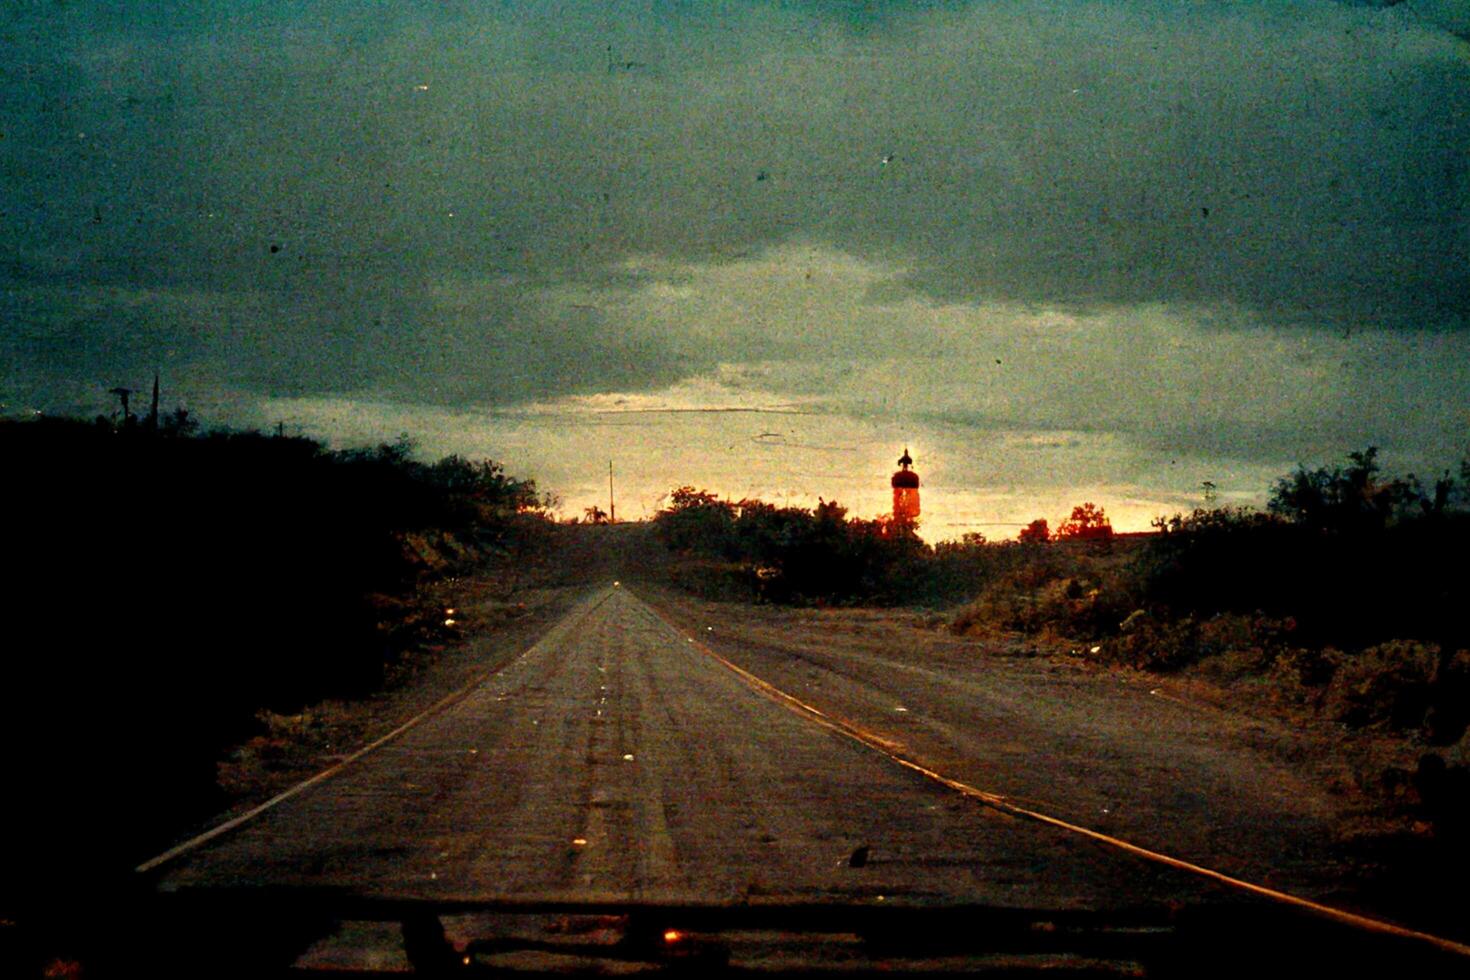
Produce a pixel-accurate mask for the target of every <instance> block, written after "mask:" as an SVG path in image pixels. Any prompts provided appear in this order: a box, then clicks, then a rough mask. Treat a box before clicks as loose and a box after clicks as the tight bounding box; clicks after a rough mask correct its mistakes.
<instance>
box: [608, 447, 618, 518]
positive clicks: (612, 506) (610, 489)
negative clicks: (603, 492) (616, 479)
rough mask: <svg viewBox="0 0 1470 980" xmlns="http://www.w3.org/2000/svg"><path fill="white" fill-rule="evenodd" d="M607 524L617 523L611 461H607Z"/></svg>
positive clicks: (616, 506)
mask: <svg viewBox="0 0 1470 980" xmlns="http://www.w3.org/2000/svg"><path fill="white" fill-rule="evenodd" d="M607 522H608V523H609V524H616V523H617V522H618V505H617V504H616V503H615V502H614V501H613V483H612V460H608V461H607Z"/></svg>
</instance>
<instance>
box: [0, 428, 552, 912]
mask: <svg viewBox="0 0 1470 980" xmlns="http://www.w3.org/2000/svg"><path fill="white" fill-rule="evenodd" d="M190 423H192V420H190V419H188V418H187V416H185V415H183V414H181V413H175V414H174V415H172V416H169V417H167V418H165V419H163V420H162V422H161V424H148V425H143V424H138V423H137V422H136V420H134V419H132V418H127V419H126V421H125V422H124V423H123V424H121V425H117V426H114V425H113V424H111V423H109V422H108V421H107V420H105V419H98V420H97V421H96V422H95V423H85V422H79V421H70V420H59V419H44V418H43V419H36V420H27V421H0V461H3V467H4V473H5V478H4V482H5V488H6V489H5V509H4V514H5V522H6V526H7V529H8V534H7V535H6V541H5V551H4V554H5V559H6V563H7V565H8V566H9V572H10V574H9V576H8V579H9V580H10V582H11V585H10V586H9V587H8V589H7V591H6V593H5V609H6V614H5V618H4V643H3V648H4V657H3V661H0V669H3V671H4V673H3V681H0V689H3V691H4V694H3V696H0V714H3V717H4V719H5V720H4V734H5V745H6V751H7V752H9V753H11V754H12V762H11V764H10V765H8V766H7V767H6V771H7V773H8V774H9V775H10V782H9V784H8V787H7V795H8V796H9V798H10V801H11V802H10V803H9V804H7V807H6V817H5V824H6V826H5V831H6V833H5V839H6V840H7V841H10V842H11V844H10V845H7V847H12V846H14V842H17V841H41V842H49V841H58V842H60V841H64V842H65V843H64V844H59V845H58V852H57V854H59V855H61V860H62V863H63V864H67V865H70V864H72V863H86V862H87V861H89V860H90V859H91V858H93V857H95V858H96V859H97V860H98V861H99V862H101V863H104V864H111V865H116V864H118V862H124V861H130V860H134V859H136V858H139V857H142V856H146V852H148V851H149V850H150V849H151V848H155V847H159V846H162V845H164V844H166V843H167V839H168V836H169V835H171V834H173V833H176V832H177V831H178V829H179V827H178V819H179V815H180V814H183V813H193V814H194V815H195V817H194V819H198V818H199V817H202V816H204V815H207V814H208V813H210V812H213V808H214V807H216V806H217V805H218V803H219V801H218V800H217V799H214V798H212V797H211V796H210V791H211V790H212V789H213V787H214V785H215V766H216V763H217V761H218V760H219V759H220V758H221V755H222V752H223V750H224V748H225V747H226V746H228V745H230V744H232V743H234V742H235V741H238V740H239V739H241V738H242V737H244V736H246V735H248V734H249V733H250V732H251V731H252V730H253V727H254V726H255V724H256V722H255V716H256V713H257V712H258V711H260V710H261V709H263V708H271V709H275V710H279V711H289V710H293V709H295V708H297V707H299V706H301V705H303V704H306V703H309V702H312V701H314V700H317V699H321V698H325V697H340V696H352V695H359V694H362V693H364V692H368V691H371V690H373V689H375V688H377V687H378V686H379V685H381V684H382V682H383V678H384V672H385V670H386V669H387V668H389V667H390V666H391V665H392V663H393V660H394V658H395V657H397V656H398V655H399V654H400V653H401V652H402V651H401V650H399V649H395V641H394V639H393V635H392V631H391V630H385V629H384V626H383V623H382V616H381V615H380V613H381V609H382V607H383V604H384V598H385V597H391V596H394V595H402V594H406V593H408V592H410V591H411V590H412V589H413V587H414V586H415V584H416V583H417V581H418V580H419V579H420V577H421V576H424V575H425V574H430V573H431V572H432V569H430V568H429V566H428V565H427V564H426V563H425V561H424V559H423V555H422V550H423V549H422V548H419V549H415V547H414V546H413V544H412V540H413V539H415V538H417V539H418V540H420V541H422V540H424V539H425V537H426V535H427V536H429V537H432V539H433V540H435V541H437V542H439V550H440V552H442V553H444V554H448V555H449V556H450V559H451V560H450V561H449V562H448V564H447V565H446V562H445V561H444V560H439V561H437V562H436V565H437V567H438V568H439V569H440V570H441V571H443V570H444V569H445V568H446V567H452V566H453V564H454V563H455V562H460V563H469V562H472V561H474V560H476V559H477V558H480V557H483V556H486V555H489V554H493V553H494V552H496V551H497V550H503V549H507V548H512V547H515V546H517V542H518V540H519V539H520V537H522V536H524V535H526V534H528V533H532V531H533V530H534V527H533V526H534V525H535V524H537V523H544V522H538V521H535V520H531V519H529V518H528V517H527V516H526V513H527V512H528V511H535V510H536V509H537V507H538V506H539V504H540V503H541V501H540V499H539V498H538V495H537V492H536V487H535V485H534V484H533V483H532V482H530V481H525V480H517V479H514V478H512V477H509V476H507V475H505V473H504V472H503V470H502V469H501V467H500V466H499V465H497V464H495V463H491V462H479V461H471V460H466V459H462V458H459V457H449V458H447V459H442V460H440V461H438V462H437V463H422V462H419V461H416V460H415V459H413V458H412V456H411V453H410V449H411V447H410V446H409V444H408V443H407V442H406V441H399V442H397V443H392V444H385V445H380V446H377V447H374V448H368V449H351V450H344V451H329V450H327V449H326V448H325V447H324V446H323V445H322V444H320V443H318V442H316V441H314V440H311V439H306V438H301V437H294V436H293V437H288V436H279V435H276V436H272V435H265V434H262V433H259V432H235V431H218V432H209V433H204V434H196V432H195V426H193V425H192V424H190ZM528 525H531V526H532V527H529V528H528ZM21 774H26V775H21ZM92 851H98V852H99V853H96V854H91V853H90V852H92ZM27 853H34V854H38V855H48V856H45V857H42V858H38V860H42V861H43V862H44V861H53V860H57V859H58V857H57V854H49V852H48V848H47V847H40V848H38V849H33V850H32V851H28V852H27ZM38 873H39V872H38ZM7 877H8V878H9V879H10V882H9V884H10V886H12V887H17V888H25V887H30V885H29V884H27V882H28V881H31V879H30V878H29V877H28V876H25V875H11V874H10V873H9V872H7ZM41 880H44V881H49V882H51V883H52V884H53V885H54V884H58V883H59V881H60V879H58V878H57V877H56V876H55V874H54V873H51V872H47V873H45V874H41ZM0 911H3V908H0Z"/></svg>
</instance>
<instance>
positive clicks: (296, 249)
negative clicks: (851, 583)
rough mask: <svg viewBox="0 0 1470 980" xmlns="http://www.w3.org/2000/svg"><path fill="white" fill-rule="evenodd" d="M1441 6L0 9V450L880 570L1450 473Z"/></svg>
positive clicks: (1454, 395)
mask: <svg viewBox="0 0 1470 980" xmlns="http://www.w3.org/2000/svg"><path fill="white" fill-rule="evenodd" d="M1466 38H1470V3H1467V2H1463V0H1407V2H1401V3H1357V4H1355V3H1342V2H1326V0H1323V2H1305V0H1304V2H1286V0H1263V2H1259V3H1249V4H1245V3H1212V2H1189V3H1185V2H1138V3H1111V2H1110V3H1080V2H1066V0H1052V2H1039V0H1016V2H1003V0H1001V2H974V3H964V2H958V0H955V2H942V0H934V2H898V0H893V2H886V3H885V2H881V0H869V2H835V0H834V2H806V3H803V2H798V0H786V2H774V0H773V2H755V0H748V2H723V3H721V2H716V0H701V2H697V3H694V2H691V3H676V2H642V3H625V4H624V3H620V4H608V3H592V2H588V3H571V2H567V3H551V2H544V0H543V2H534V3H533V2H509V0H507V2H502V3H498V4H480V3H475V4H463V5H460V4H455V3H444V2H436V3H432V4H429V3H425V4H415V3H406V2H392V3H378V4H375V3H367V2H357V3H335V2H313V3H264V2H246V0H199V2H194V3H170V4H157V5H153V4H146V3H142V2H133V3H121V2H116V3H102V2H92V3H88V2H80V0H78V2H73V3H66V4H59V3H54V2H39V0H36V2H30V0H13V2H7V3H4V4H3V5H0V85H3V91H4V93H5V94H4V97H3V99H0V229H3V236H0V414H6V415H20V414H24V413H29V412H34V411H36V410H41V411H45V412H50V413H81V414H84V415H87V416H91V415H93V414H96V413H98V412H100V411H108V410H110V407H109V404H108V396H107V394H106V391H107V389H108V388H111V387H113V386H114V385H119V384H122V385H129V386H132V387H139V388H141V387H144V386H146V385H147V383H148V382H149V380H150V379H151V375H152V372H153V370H154V369H155V368H157V369H158V370H160V371H161V372H162V375H163V379H164V387H165V403H166V405H168V404H171V403H172V402H175V401H178V402H181V403H183V404H185V405H188V406H189V407H191V408H192V409H194V410H195V411H196V412H198V413H199V414H200V415H202V416H203V417H204V418H205V420H206V421H208V422H216V423H229V424H236V425H240V424H260V425H272V424H274V423H275V422H277V421H284V422H285V423H286V424H287V425H288V426H291V427H293V429H299V430H301V431H304V432H307V433H310V434H313V435H318V436H322V437H324V438H328V439H330V440H333V441H335V442H348V443H350V442H361V441H364V440H370V439H371V440H376V439H384V438H393V437H396V435H397V434H398V433H400V432H408V433H409V434H410V435H412V436H413V437H415V438H416V439H417V440H418V441H419V444H420V446H421V447H422V450H423V451H424V452H425V453H426V454H428V455H435V454H440V453H445V452H465V453H472V454H476V455H490V456H493V457H495V458H497V459H501V460H503V461H504V462H505V463H506V464H507V466H508V467H509V468H510V469H511V470H512V471H513V472H517V473H521V474H523V475H530V476H534V477H536V478H537V479H538V481H539V482H540V483H541V484H542V485H543V486H545V487H546V488H547V489H549V490H552V491H554V492H556V493H558V494H559V495H560V496H561V498H562V499H563V501H564V504H565V507H566V510H567V511H568V512H575V511H579V510H580V509H581V508H582V507H584V506H586V505H587V504H590V503H593V502H594V501H596V500H605V480H606V468H607V462H608V460H609V459H613V460H614V461H615V466H616V468H617V471H618V482H619V487H620V490H619V497H620V505H619V511H620V513H621V514H624V515H626V516H630V517H637V516H642V515H643V514H645V513H651V512H652V511H653V510H654V509H656V508H657V506H658V503H659V500H660V498H661V495H662V494H665V493H666V492H667V491H668V490H669V489H671V488H672V487H674V486H677V485H679V484H684V483H689V484H694V485H697V486H705V487H708V488H709V489H711V490H715V491H717V492H720V493H727V494H730V495H731V496H732V497H740V496H745V495H748V494H759V495H762V496H765V497H767V498H768V499H775V500H782V501H786V500H789V501H790V502H792V503H802V504H809V503H811V502H813V501H814V500H815V498H816V497H817V496H818V495H822V496H825V497H827V498H829V499H830V498H832V497H836V498H837V499H839V500H841V501H843V502H845V503H850V504H851V505H852V507H853V509H854V510H855V511H857V512H859V513H864V514H877V513H879V512H881V511H882V510H884V509H886V505H887V501H886V499H885V493H886V489H885V488H886V478H887V475H888V473H889V472H890V471H891V469H892V465H893V460H894V459H895V458H896V457H897V456H898V454H899V452H900V451H901V450H902V449H903V447H904V445H905V444H908V445H909V446H910V448H911V449H912V451H913V454H914V456H915V458H916V460H917V461H918V465H917V468H918V469H919V471H920V472H921V474H922V475H923V477H924V507H925V515H926V534H927V535H928V536H930V537H931V538H935V539H937V538H943V537H948V536H952V535H956V534H958V533H960V532H961V531H964V530H968V529H971V528H977V527H978V528H980V529H982V530H985V531H986V532H987V533H988V534H991V535H992V536H1004V535H1006V534H1010V533H1014V528H1012V527H1008V524H1010V523H1013V522H1017V521H1023V520H1029V519H1030V518H1032V517H1036V516H1044V517H1048V518H1049V519H1051V520H1052V521H1053V522H1055V521H1056V520H1057V519H1059V518H1060V517H1062V516H1064V515H1065V513H1066V511H1067V509H1068V508H1069V507H1070V506H1071V504H1073V503H1077V502H1080V501H1081V500H1083V499H1088V500H1094V501H1096V502H1097V503H1099V504H1102V505H1103V506H1104V507H1105V508H1107V510H1108V511H1109V512H1110V513H1112V514H1114V516H1115V519H1116V522H1117V523H1118V524H1119V525H1120V526H1125V527H1144V526H1147V523H1148V520H1149V518H1150V517H1152V516H1154V515H1155V514H1159V513H1165V512H1173V511H1174V510H1178V509H1180V508H1188V507H1191V506H1194V505H1195V504H1197V503H1198V502H1199V499H1200V484H1201V483H1202V482H1203V481H1205V480H1210V481H1212V482H1214V483H1216V484H1217V485H1218V486H1219V487H1220V493H1221V497H1222V499H1225V500H1227V501H1236V502H1247V503H1248V502H1259V501H1260V500H1261V499H1262V498H1263V495H1264V492H1265V489H1266V487H1267V485H1268V483H1269V482H1270V480H1271V479H1272V478H1273V477H1274V476H1276V475H1279V474H1281V473H1284V472H1285V471H1287V470H1288V469H1290V468H1291V467H1292V466H1294V465H1296V464H1297V463H1299V462H1300V463H1308V464H1313V465H1315V464H1318V463H1322V462H1327V461H1330V460H1334V459H1338V458H1341V457H1342V456H1343V455H1344V454H1345V453H1346V452H1347V451H1348V450H1350V449H1354V448H1361V447H1363V446H1366V445H1368V444H1376V445H1379V446H1381V447H1383V450H1384V456H1385V458H1386V460H1387V462H1388V464H1389V466H1390V467H1392V468H1394V469H1397V470H1400V471H1409V470H1414V471H1417V472H1420V473H1421V474H1425V473H1430V472H1432V471H1435V470H1436V468H1439V467H1443V466H1446V465H1453V464H1455V463H1457V462H1458V460H1459V459H1460V458H1462V457H1463V456H1464V455H1466V454H1467V452H1470V42H1467V40H1466Z"/></svg>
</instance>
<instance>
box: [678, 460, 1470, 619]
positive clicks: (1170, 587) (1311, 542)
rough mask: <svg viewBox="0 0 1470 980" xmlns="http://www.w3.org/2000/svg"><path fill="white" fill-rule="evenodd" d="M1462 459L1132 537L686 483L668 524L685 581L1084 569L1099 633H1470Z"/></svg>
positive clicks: (894, 581) (1085, 509) (1020, 587)
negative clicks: (1157, 621)
mask: <svg viewBox="0 0 1470 980" xmlns="http://www.w3.org/2000/svg"><path fill="white" fill-rule="evenodd" d="M1458 473H1459V477H1458V479H1456V478H1455V477H1452V476H1451V475H1450V473H1449V471H1446V472H1444V473H1443V475H1441V476H1440V477H1438V478H1437V479H1436V480H1435V481H1434V482H1433V484H1432V485H1429V486H1425V485H1424V484H1423V483H1422V482H1421V481H1420V480H1419V479H1417V478H1415V477H1413V476H1407V477H1387V476H1385V475H1384V474H1383V473H1382V472H1381V470H1380V467H1379V465H1378V461H1377V450H1376V449H1373V448H1369V449H1367V450H1365V451H1362V452H1355V453H1352V454H1350V455H1349V457H1348V464H1347V465H1346V466H1339V467H1321V468H1317V469H1307V468H1301V469H1298V470H1297V471H1295V472H1294V473H1291V474H1289V475H1287V476H1284V477H1282V478H1281V479H1280V480H1279V481H1277V483H1276V484H1275V486H1274V487H1273V488H1271V491H1270V503H1269V506H1268V508H1267V509H1266V510H1264V511H1256V510H1249V509H1241V508H1217V509H1201V510H1196V511H1195V512H1194V513H1192V514H1188V515H1183V514H1181V515H1175V516H1174V517H1172V518H1167V519H1165V518H1160V519H1159V520H1157V521H1156V522H1155V527H1156V529H1157V531H1158V532H1159V533H1157V534H1155V535H1151V536H1147V537H1145V538H1142V539H1134V540H1130V541H1126V542H1124V541H1115V539H1114V536H1113V535H1112V534H1111V533H1110V532H1111V528H1110V527H1109V526H1107V523H1106V515H1105V514H1103V512H1102V510H1101V509H1100V508H1095V507H1093V505H1091V504H1084V505H1082V506H1081V507H1079V508H1077V509H1076V510H1074V511H1073V518H1072V520H1070V521H1069V522H1068V523H1067V524H1064V525H1063V529H1064V533H1059V534H1058V535H1057V538H1058V539H1060V540H1058V539H1053V538H1050V537H1049V536H1048V535H1047V534H1046V533H1045V532H1044V531H1043V532H1041V533H1039V534H1032V535H1027V536H1026V537H1025V539H1024V540H1022V541H1005V542H994V543H992V542H986V541H985V540H984V539H983V538H982V537H980V536H979V535H967V536H966V537H965V538H964V539H963V540H961V541H958V542H943V543H940V544H938V545H934V546H930V545H927V544H925V543H924V542H923V541H922V540H921V539H919V538H918V536H917V535H916V534H915V533H914V529H913V528H910V527H905V526H903V525H901V524H893V523H889V522H885V521H883V520H877V521H872V520H858V519H852V518H849V517H847V514H846V511H845V509H844V508H842V507H841V506H839V505H838V504H836V503H830V502H823V503H822V504H820V505H819V506H818V507H816V508H815V509H811V510H809V509H804V508H796V507H775V506H773V505H771V504H767V503H765V502H763V501H760V500H742V501H738V502H732V501H726V500H720V499H719V498H717V497H716V496H714V495H713V494H710V493H708V492H705V491H700V490H695V489H693V488H691V487H681V488H680V489H678V490H676V491H674V492H673V494H672V495H671V497H670V502H669V504H668V506H667V507H666V508H665V509H663V510H662V511H660V513H659V514H658V515H657V517H656V518H655V521H654V527H655V530H656V532H657V536H658V538H659V539H660V540H661V541H662V542H663V543H664V544H665V545H666V546H667V548H668V549H669V550H670V551H671V552H674V553H676V554H680V555H683V556H685V557H686V558H691V559H697V560H698V561H697V562H696V563H695V564H694V565H690V566H689V567H686V568H685V569H684V570H683V571H682V572H676V574H682V575H683V576H684V577H685V579H686V581H687V582H689V583H691V584H695V585H696V586H698V587H703V588H705V590H706V591H710V590H712V589H715V588H717V584H716V583H723V587H724V588H725V589H726V591H730V592H732V593H740V592H744V593H746V594H748V595H754V596H757V597H760V598H764V599H768V600H771V601H778V602H812V601H821V602H899V603H935V604H937V603H945V602H953V601H956V600H959V599H964V598H973V597H975V596H976V595H979V594H982V593H984V592H986V591H987V590H997V591H1000V592H1006V593H1010V594H1013V595H1019V594H1022V593H1027V594H1029V593H1031V592H1034V591H1035V590H1036V589H1037V588H1039V587H1040V586H1042V585H1044V584H1045V583H1047V582H1049V581H1054V580H1058V579H1062V578H1067V577H1069V576H1070V577H1071V578H1073V579H1075V580H1076V581H1074V582H1073V586H1074V588H1073V591H1076V590H1081V591H1080V592H1079V593H1078V595H1077V596H1073V597H1071V598H1069V599H1067V602H1069V603H1070V606H1069V608H1071V607H1075V610H1074V611H1075V615H1076V616H1078V617H1081V618H1080V619H1078V621H1077V622H1076V623H1075V628H1076V630H1077V631H1078V632H1079V633H1088V634H1090V635H1098V634H1100V633H1107V632H1109V631H1113V632H1116V630H1117V628H1118V624H1119V623H1120V622H1121V621H1122V620H1123V619H1125V618H1126V617H1128V616H1129V615H1131V614H1132V613H1133V612H1135V611H1138V610H1145V611H1146V612H1148V613H1149V614H1150V615H1155V614H1157V615H1161V616H1174V617H1177V616H1192V617H1197V618H1198V617H1208V616H1211V615H1215V614H1218V613H1227V612H1228V613H1257V612H1259V613H1263V614H1269V615H1274V616H1280V617H1290V618H1291V620H1292V623H1293V629H1294V630H1297V631H1299V633H1298V635H1299V636H1301V637H1303V638H1304V639H1306V640H1309V641H1310V642H1313V643H1333V644H1339V645H1346V646H1352V645H1364V644H1371V643H1375V642H1381V641H1383V640H1388V639H1394V638H1401V637H1405V636H1412V637H1416V638H1421V639H1425V640H1428V641H1432V642H1435V643H1442V644H1445V645H1448V646H1470V618H1467V617H1466V616H1465V615H1464V613H1463V602H1464V596H1465V595H1466V594H1467V585H1470V506H1467V505H1470V494H1467V493H1466V488H1467V486H1470V466H1467V465H1466V464H1461V466H1460V468H1459V471H1458ZM1079 514H1080V515H1082V518H1085V520H1084V519H1079V516H1078V515H1079ZM1043 523H1044V522H1040V521H1038V522H1036V525H1037V526H1041V525H1043ZM1072 525H1076V528H1075V529H1073V530H1072V531H1070V532H1066V531H1065V529H1066V528H1069V527H1071V526H1072ZM1098 530H1103V531H1107V532H1109V533H1107V534H1098V533H1094V532H1096V531H1098ZM1079 555H1109V556H1111V557H1110V558H1109V559H1108V561H1106V562H1105V563H1104V564H1106V566H1107V567H1108V569H1109V572H1108V575H1107V576H1106V578H1107V581H1106V583H1104V582H1102V581H1101V580H1097V581H1094V579H1097V576H1096V575H1090V573H1089V574H1082V573H1078V574H1072V572H1074V571H1075V570H1076V566H1077V564H1078V563H1077V560H1076V556H1079ZM700 563H702V564H703V568H702V569H701V568H700V567H699V564H700ZM1094 564H1096V563H1094ZM1089 576H1090V577H1089ZM1104 586H1106V587H1105V588H1104ZM1084 597H1085V598H1086V600H1087V601H1085V602H1084V601H1082V599H1083V598H1084ZM1015 607H1016V611H1015V615H1014V616H1012V617H1010V620H1009V621H1010V622H1011V623H1012V625H1015V626H1018V627H1021V628H1027V627H1037V626H1039V625H1040V623H1041V618H1042V617H1043V616H1044V614H1043V611H1042V610H1041V609H1040V608H1039V607H1038V606H1037V604H1036V602H1034V601H1018V602H1017V603H1016V604H1015ZM1045 615H1046V618H1048V621H1050V618H1051V617H1049V614H1045Z"/></svg>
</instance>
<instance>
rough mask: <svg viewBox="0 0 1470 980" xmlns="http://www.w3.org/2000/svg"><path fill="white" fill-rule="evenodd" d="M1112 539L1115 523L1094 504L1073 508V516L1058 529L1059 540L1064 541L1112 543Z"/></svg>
mask: <svg viewBox="0 0 1470 980" xmlns="http://www.w3.org/2000/svg"><path fill="white" fill-rule="evenodd" d="M1112 537H1113V522H1112V521H1110V520H1108V515H1107V514H1105V513H1104V512H1103V509H1102V508H1101V507H1099V506H1097V505H1096V504H1093V503H1085V504H1079V505H1078V506H1076V507H1073V508H1072V516H1071V517H1068V518H1067V519H1066V520H1065V521H1063V522H1062V523H1061V526H1060V527H1058V528H1057V539H1058V540H1062V541H1110V540H1112Z"/></svg>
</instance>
